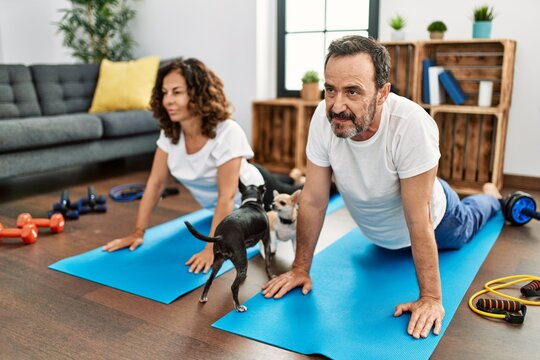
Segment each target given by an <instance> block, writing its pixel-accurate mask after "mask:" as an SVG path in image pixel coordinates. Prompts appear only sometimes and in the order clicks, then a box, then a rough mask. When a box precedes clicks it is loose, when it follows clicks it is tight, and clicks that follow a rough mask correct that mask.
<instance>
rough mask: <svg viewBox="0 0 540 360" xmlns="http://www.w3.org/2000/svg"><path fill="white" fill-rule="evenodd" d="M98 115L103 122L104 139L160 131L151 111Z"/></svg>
mask: <svg viewBox="0 0 540 360" xmlns="http://www.w3.org/2000/svg"><path fill="white" fill-rule="evenodd" d="M96 115H97V116H99V117H100V118H101V120H102V122H103V137H106V138H114V137H120V136H126V135H133V134H143V133H149V132H157V131H158V130H159V124H158V121H157V120H156V119H155V118H154V117H153V116H152V113H151V112H149V111H142V110H134V111H115V112H110V113H100V114H96Z"/></svg>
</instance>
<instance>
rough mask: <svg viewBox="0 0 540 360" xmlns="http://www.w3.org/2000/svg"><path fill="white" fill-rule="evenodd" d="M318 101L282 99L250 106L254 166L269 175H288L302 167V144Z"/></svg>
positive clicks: (303, 152) (303, 155)
mask: <svg viewBox="0 0 540 360" xmlns="http://www.w3.org/2000/svg"><path fill="white" fill-rule="evenodd" d="M318 104H319V101H305V100H301V99H296V98H282V99H274V100H265V101H255V102H254V103H253V123H252V131H253V137H252V138H253V142H252V143H253V150H254V152H255V159H254V160H255V162H257V163H259V164H262V165H264V166H265V167H267V168H268V169H269V170H270V171H274V172H279V173H283V174H288V173H289V171H290V170H291V169H292V168H293V167H297V168H300V169H302V170H304V169H305V167H306V155H305V148H306V140H307V134H308V130H309V123H310V121H311V116H312V115H313V112H315V109H316V107H317V105H318Z"/></svg>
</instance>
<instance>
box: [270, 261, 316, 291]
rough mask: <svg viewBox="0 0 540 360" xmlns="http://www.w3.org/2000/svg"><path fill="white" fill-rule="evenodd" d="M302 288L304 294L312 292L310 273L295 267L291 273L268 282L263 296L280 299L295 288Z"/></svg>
mask: <svg viewBox="0 0 540 360" xmlns="http://www.w3.org/2000/svg"><path fill="white" fill-rule="evenodd" d="M300 286H301V287H302V294H304V295H306V294H307V293H308V292H310V291H311V286H312V284H311V277H310V276H309V272H308V271H306V270H304V269H301V268H295V267H293V268H292V270H291V271H288V272H286V273H284V274H281V275H279V276H278V277H276V278H273V279H272V280H270V281H268V282H267V283H266V284H265V285H264V286H263V287H262V288H263V292H262V293H263V295H264V297H265V298H271V297H274V299H280V298H281V297H283V295H285V294H286V293H288V292H289V291H291V290H292V289H294V288H295V287H300Z"/></svg>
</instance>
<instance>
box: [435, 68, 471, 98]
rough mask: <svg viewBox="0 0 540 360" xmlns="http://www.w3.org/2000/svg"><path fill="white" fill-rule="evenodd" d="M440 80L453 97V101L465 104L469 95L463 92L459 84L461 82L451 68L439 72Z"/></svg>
mask: <svg viewBox="0 0 540 360" xmlns="http://www.w3.org/2000/svg"><path fill="white" fill-rule="evenodd" d="M439 81H440V82H441V84H442V86H443V87H444V90H446V93H447V94H448V95H449V96H450V99H452V102H453V103H454V104H456V105H463V104H464V103H465V100H467V95H465V93H464V92H463V89H462V88H461V86H460V85H459V82H458V81H457V80H456V78H455V77H454V74H452V72H451V71H449V70H444V71H443V72H441V73H440V74H439Z"/></svg>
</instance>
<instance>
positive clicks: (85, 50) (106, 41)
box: [56, 0, 135, 63]
mask: <svg viewBox="0 0 540 360" xmlns="http://www.w3.org/2000/svg"><path fill="white" fill-rule="evenodd" d="M69 2H70V3H71V6H70V8H69V9H61V10H60V11H61V12H63V13H64V15H63V16H62V19H61V20H60V22H58V23H56V25H57V26H58V32H59V33H61V34H63V35H64V40H63V44H64V46H67V47H69V48H71V49H72V56H73V57H75V58H78V59H80V60H82V61H83V62H85V63H98V62H100V61H101V60H102V59H108V60H111V61H120V60H130V59H132V58H133V57H132V54H131V51H132V49H133V46H134V45H135V41H134V40H133V37H132V36H131V34H130V32H129V22H130V21H131V20H132V19H133V18H134V17H135V10H133V9H131V8H130V7H129V6H128V5H127V1H122V0H100V1H96V0H69Z"/></svg>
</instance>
